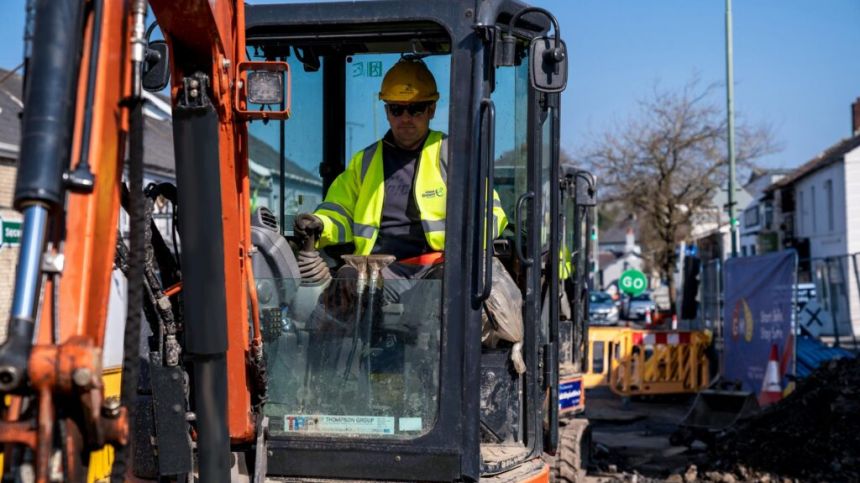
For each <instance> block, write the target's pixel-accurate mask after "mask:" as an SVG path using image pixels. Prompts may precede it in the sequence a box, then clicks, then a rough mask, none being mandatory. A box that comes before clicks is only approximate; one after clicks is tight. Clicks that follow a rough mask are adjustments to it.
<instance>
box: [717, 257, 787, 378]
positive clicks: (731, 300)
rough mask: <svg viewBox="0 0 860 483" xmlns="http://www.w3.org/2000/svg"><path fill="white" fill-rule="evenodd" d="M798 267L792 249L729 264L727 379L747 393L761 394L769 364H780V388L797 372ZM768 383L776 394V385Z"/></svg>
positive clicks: (726, 282) (726, 274)
mask: <svg viewBox="0 0 860 483" xmlns="http://www.w3.org/2000/svg"><path fill="white" fill-rule="evenodd" d="M796 267H797V253H796V252H795V251H794V250H786V251H782V252H777V253H769V254H766V255H761V256H756V257H739V258H731V259H729V260H727V261H726V265H725V271H724V277H725V278H724V287H725V305H724V308H723V310H724V316H723V340H724V342H725V346H724V347H725V348H724V351H723V378H724V379H726V380H729V381H738V382H740V383H741V384H742V389H743V390H745V391H751V392H754V393H757V394H758V393H759V392H760V391H761V390H762V387H763V385H764V383H765V381H764V379H765V375H766V374H767V369H768V364H769V363H770V364H772V365H773V364H776V366H777V368H778V370H779V373H778V374H779V382H780V385H781V386H782V387H785V385H784V383H785V376H786V375H787V373H791V372H793V364H790V363H789V362H790V361H791V360H792V359H793V357H794V337H793V336H792V326H793V322H794V321H793V315H794V302H793V295H794V285H795V279H796V271H797V270H796ZM774 346H776V354H777V357H776V359H778V360H777V361H775V362H774V361H771V360H770V359H771V350H772V348H773V347H774ZM771 374H773V372H771ZM772 378H773V376H771V377H770V378H769V379H772ZM767 382H768V383H769V384H770V387H771V389H772V388H773V383H775V381H767Z"/></svg>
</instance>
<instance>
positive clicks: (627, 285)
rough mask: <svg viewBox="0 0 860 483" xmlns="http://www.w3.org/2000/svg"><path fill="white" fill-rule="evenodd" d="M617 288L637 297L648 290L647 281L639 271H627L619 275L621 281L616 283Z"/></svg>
mask: <svg viewBox="0 0 860 483" xmlns="http://www.w3.org/2000/svg"><path fill="white" fill-rule="evenodd" d="M618 288H619V289H620V290H621V291H622V292H624V293H626V294H629V295H633V296H636V295H639V294H640V293H642V292H644V291H645V289H647V288H648V279H646V278H645V274H644V273H642V272H640V271H639V270H633V269H631V270H627V271H626V272H624V273H622V274H621V279H620V280H619V281H618Z"/></svg>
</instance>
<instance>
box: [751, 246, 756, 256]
mask: <svg viewBox="0 0 860 483" xmlns="http://www.w3.org/2000/svg"><path fill="white" fill-rule="evenodd" d="M750 255H752V256H755V245H750Z"/></svg>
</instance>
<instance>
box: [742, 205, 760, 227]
mask: <svg viewBox="0 0 860 483" xmlns="http://www.w3.org/2000/svg"><path fill="white" fill-rule="evenodd" d="M758 223H759V215H758V205H755V206H751V207H749V208H747V209H746V210H744V227H745V228H752V227H754V226H758Z"/></svg>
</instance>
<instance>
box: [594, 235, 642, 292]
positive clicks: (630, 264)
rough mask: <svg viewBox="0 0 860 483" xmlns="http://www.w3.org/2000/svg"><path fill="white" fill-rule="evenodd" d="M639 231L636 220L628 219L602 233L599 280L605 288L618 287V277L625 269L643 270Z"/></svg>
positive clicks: (599, 247)
mask: <svg viewBox="0 0 860 483" xmlns="http://www.w3.org/2000/svg"><path fill="white" fill-rule="evenodd" d="M637 232H638V227H637V224H636V221H635V220H633V219H628V220H625V221H624V222H622V223H620V224H619V225H617V226H615V227H612V228H611V229H609V230H606V231H605V232H604V233H601V234H600V237H599V240H600V242H599V245H598V250H599V251H598V265H599V267H598V268H599V270H600V272H599V277H598V280H599V282H600V283H599V285H600V286H601V288H603V289H604V290H607V289H610V287H616V288H617V284H618V279H619V278H621V274H622V273H624V271H625V270H630V269H635V270H642V248H641V247H640V246H639V243H638V242H637V240H636V238H637V236H636V235H637ZM610 290H612V289H610Z"/></svg>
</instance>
